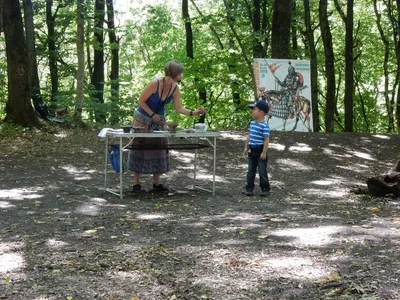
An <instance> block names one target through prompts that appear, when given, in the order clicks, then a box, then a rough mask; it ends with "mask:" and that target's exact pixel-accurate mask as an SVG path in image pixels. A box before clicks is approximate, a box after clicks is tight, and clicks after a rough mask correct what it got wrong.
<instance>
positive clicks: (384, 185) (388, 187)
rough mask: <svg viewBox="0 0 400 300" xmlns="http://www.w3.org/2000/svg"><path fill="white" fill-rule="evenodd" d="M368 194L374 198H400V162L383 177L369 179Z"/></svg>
mask: <svg viewBox="0 0 400 300" xmlns="http://www.w3.org/2000/svg"><path fill="white" fill-rule="evenodd" d="M367 185H368V192H369V193H370V194H371V195H372V196H377V197H383V196H386V195H388V194H393V195H395V196H396V197H400V160H398V161H397V163H396V165H395V166H394V167H393V168H392V169H391V170H390V171H389V172H388V173H387V174H386V175H383V176H375V177H370V178H368V179H367Z"/></svg>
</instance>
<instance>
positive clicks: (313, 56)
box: [304, 0, 320, 132]
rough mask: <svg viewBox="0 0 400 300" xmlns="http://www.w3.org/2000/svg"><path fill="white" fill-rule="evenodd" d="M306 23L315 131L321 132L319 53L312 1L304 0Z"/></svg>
mask: <svg viewBox="0 0 400 300" xmlns="http://www.w3.org/2000/svg"><path fill="white" fill-rule="evenodd" d="M304 21H305V25H306V37H307V46H308V49H309V51H310V67H311V102H312V114H313V131H314V132H318V131H319V130H320V125H319V111H318V69H317V68H318V61H317V52H316V50H315V41H314V29H313V28H312V26H311V14H310V0H304Z"/></svg>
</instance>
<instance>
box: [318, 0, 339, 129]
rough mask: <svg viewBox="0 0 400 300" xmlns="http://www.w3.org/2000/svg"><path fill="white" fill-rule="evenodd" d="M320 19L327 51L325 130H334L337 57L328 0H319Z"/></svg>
mask: <svg viewBox="0 0 400 300" xmlns="http://www.w3.org/2000/svg"><path fill="white" fill-rule="evenodd" d="M319 19H320V27H321V35H322V42H323V44H324V53H325V75H326V109H325V131H326V132H333V131H334V114H335V110H336V99H335V63H334V61H335V57H334V54H333V46H332V34H331V29H330V28H329V21H328V3H327V0H320V1H319Z"/></svg>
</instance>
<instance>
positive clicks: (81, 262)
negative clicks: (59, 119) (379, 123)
mask: <svg viewBox="0 0 400 300" xmlns="http://www.w3.org/2000/svg"><path fill="white" fill-rule="evenodd" d="M97 133H98V131H97V130H96V131H95V130H92V131H69V130H65V131H64V130H59V129H51V130H47V132H43V131H42V132H39V131H38V132H27V133H25V134H24V135H21V136H19V137H13V138H2V139H1V140H0V146H1V149H2V150H1V154H0V299H13V300H14V299H69V300H71V299H73V300H75V299H107V300H111V299H118V300H119V299H126V300H128V299H140V300H158V299H160V300H161V299H163V300H164V299H168V300H173V299H190V300H195V299H216V300H225V299H227V300H234V299H235V300H236V299H241V300H243V299H400V282H399V278H400V216H399V211H400V202H399V199H396V198H394V197H385V198H372V197H370V196H367V195H356V194H353V193H351V192H350V190H351V189H353V188H355V187H357V186H362V185H363V186H364V185H365V184H364V183H365V180H366V178H367V177H368V176H373V175H378V174H381V173H385V172H386V171H387V170H388V169H390V168H391V167H392V166H393V164H394V163H395V162H396V161H397V160H398V159H399V158H400V136H399V135H392V136H391V135H372V134H345V133H335V134H323V133H311V134H310V133H284V132H273V133H272V139H271V149H270V151H269V166H270V168H269V172H270V178H271V183H272V190H271V196H270V197H268V198H260V197H259V196H258V193H256V196H255V197H246V196H245V195H243V194H242V189H243V187H244V184H245V174H246V170H247V165H246V158H245V157H243V156H242V154H241V153H242V149H243V142H244V135H245V133H244V132H223V133H222V136H221V138H220V139H219V140H218V153H217V156H218V164H217V178H216V180H217V190H216V195H215V196H212V195H211V194H210V193H207V192H204V191H194V190H191V189H188V188H187V187H190V185H191V183H192V180H191V176H192V171H193V168H192V164H193V159H194V155H193V151H171V171H170V172H169V173H168V174H167V175H166V176H165V177H164V179H165V181H164V182H166V183H168V184H170V185H172V186H173V187H174V188H175V189H176V190H177V193H175V194H173V195H167V194H162V193H161V194H160V193H151V192H149V193H143V194H139V195H137V194H129V193H127V196H126V197H125V198H124V199H123V200H121V199H119V198H118V197H116V196H113V195H111V194H108V193H106V192H105V191H104V187H103V180H104V174H103V170H104V165H103V164H104V152H105V149H104V140H102V139H100V138H98V137H97ZM211 157H212V155H211V150H210V149H206V150H201V154H200V161H201V165H200V166H199V168H200V169H199V173H198V180H199V183H200V184H204V186H208V185H209V182H210V178H211V170H212V169H211V167H212V162H211ZM110 176H111V177H112V181H113V182H115V184H117V179H118V175H117V174H116V173H115V172H114V173H112V172H110ZM124 176H125V177H124V178H125V183H126V191H127V192H128V191H129V188H130V186H131V184H130V181H131V178H130V175H129V174H126V175H124ZM143 184H144V186H146V187H148V188H150V186H151V177H144V182H143Z"/></svg>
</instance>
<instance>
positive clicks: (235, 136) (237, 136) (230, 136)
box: [217, 132, 245, 145]
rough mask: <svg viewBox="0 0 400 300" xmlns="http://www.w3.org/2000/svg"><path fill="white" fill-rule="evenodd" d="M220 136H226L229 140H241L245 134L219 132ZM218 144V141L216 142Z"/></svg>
mask: <svg viewBox="0 0 400 300" xmlns="http://www.w3.org/2000/svg"><path fill="white" fill-rule="evenodd" d="M221 138H227V139H230V140H234V141H241V140H243V141H244V140H245V136H243V135H240V134H235V133H231V132H221ZM217 145H218V143H217Z"/></svg>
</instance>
